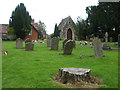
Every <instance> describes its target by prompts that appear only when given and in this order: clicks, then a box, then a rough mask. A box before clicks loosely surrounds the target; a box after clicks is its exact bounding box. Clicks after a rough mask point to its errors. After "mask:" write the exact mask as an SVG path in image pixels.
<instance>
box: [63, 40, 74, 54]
mask: <svg viewBox="0 0 120 90" xmlns="http://www.w3.org/2000/svg"><path fill="white" fill-rule="evenodd" d="M73 46H74V42H73V41H72V40H68V41H67V42H66V43H65V46H64V49H63V54H64V55H71V54H72V50H73Z"/></svg>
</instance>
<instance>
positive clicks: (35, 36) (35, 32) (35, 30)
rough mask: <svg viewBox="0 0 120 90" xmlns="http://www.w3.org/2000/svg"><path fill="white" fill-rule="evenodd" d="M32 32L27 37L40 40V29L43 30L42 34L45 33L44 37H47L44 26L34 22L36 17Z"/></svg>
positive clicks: (32, 24) (32, 23)
mask: <svg viewBox="0 0 120 90" xmlns="http://www.w3.org/2000/svg"><path fill="white" fill-rule="evenodd" d="M31 27H32V29H31V32H30V33H29V35H27V36H26V38H29V39H31V40H38V39H39V30H40V31H41V33H42V35H43V39H46V31H45V30H42V28H41V27H40V26H39V25H38V24H37V23H35V22H34V19H33V20H32V22H31Z"/></svg>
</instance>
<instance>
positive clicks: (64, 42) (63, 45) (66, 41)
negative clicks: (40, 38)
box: [62, 39, 68, 49]
mask: <svg viewBox="0 0 120 90" xmlns="http://www.w3.org/2000/svg"><path fill="white" fill-rule="evenodd" d="M67 41H68V39H65V40H64V41H63V46H62V47H63V49H64V46H65V43H66V42H67Z"/></svg>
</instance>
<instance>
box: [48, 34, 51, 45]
mask: <svg viewBox="0 0 120 90" xmlns="http://www.w3.org/2000/svg"><path fill="white" fill-rule="evenodd" d="M47 47H51V36H47Z"/></svg>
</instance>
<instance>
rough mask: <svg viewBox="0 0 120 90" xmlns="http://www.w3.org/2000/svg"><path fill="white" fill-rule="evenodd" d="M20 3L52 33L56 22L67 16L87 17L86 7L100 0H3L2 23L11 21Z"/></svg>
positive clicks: (0, 9)
mask: <svg viewBox="0 0 120 90" xmlns="http://www.w3.org/2000/svg"><path fill="white" fill-rule="evenodd" d="M19 3H24V5H25V6H26V9H27V11H29V14H30V15H31V16H32V18H33V19H34V20H35V22H38V21H39V20H41V21H42V22H44V23H45V25H46V31H47V33H48V34H51V33H53V32H54V26H55V23H57V24H59V23H60V21H61V20H62V19H63V18H66V17H67V16H71V17H72V19H73V20H74V21H75V20H76V18H77V17H78V16H80V17H81V18H83V19H86V17H87V14H86V11H85V9H86V7H87V6H91V5H97V4H98V0H1V2H0V24H8V23H9V18H10V16H11V13H12V11H13V10H15V8H16V6H17V5H18V4H19Z"/></svg>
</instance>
